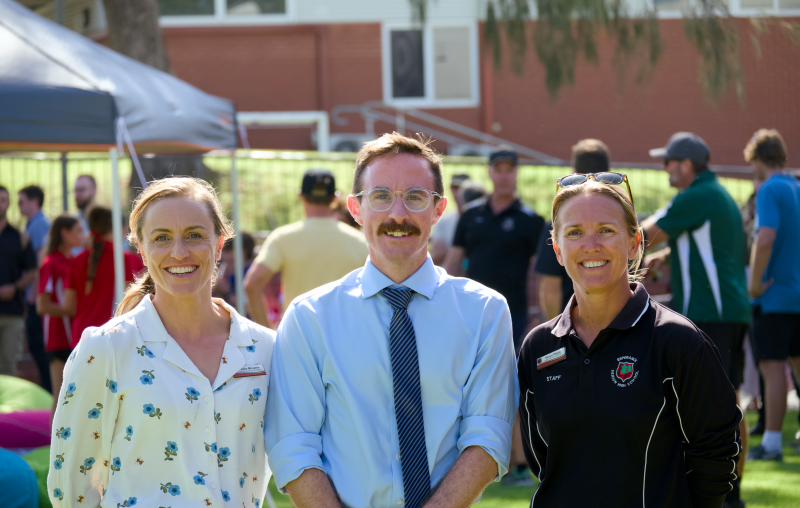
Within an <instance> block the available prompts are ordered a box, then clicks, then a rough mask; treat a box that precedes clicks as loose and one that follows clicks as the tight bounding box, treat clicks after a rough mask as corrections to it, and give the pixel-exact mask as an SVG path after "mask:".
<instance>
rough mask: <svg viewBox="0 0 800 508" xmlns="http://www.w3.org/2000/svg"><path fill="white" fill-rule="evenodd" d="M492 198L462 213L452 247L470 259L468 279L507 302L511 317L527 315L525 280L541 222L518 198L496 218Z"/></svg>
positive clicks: (477, 203) (539, 233)
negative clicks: (461, 251) (457, 248)
mask: <svg viewBox="0 0 800 508" xmlns="http://www.w3.org/2000/svg"><path fill="white" fill-rule="evenodd" d="M490 201H491V196H487V197H485V198H482V199H480V200H476V201H474V205H473V206H471V207H470V208H468V209H467V210H465V211H464V213H463V214H461V218H460V219H459V221H458V225H457V226H456V235H455V238H454V239H453V245H454V246H457V247H462V248H463V249H464V252H465V255H466V257H467V259H468V260H469V262H468V264H467V277H469V278H470V279H472V280H474V281H477V282H480V283H481V284H483V285H484V286H487V287H490V288H492V289H494V290H495V291H497V292H498V293H500V294H501V295H503V296H504V297H505V298H506V300H507V301H508V307H509V310H510V311H511V315H512V316H515V317H516V316H525V315H527V313H528V296H527V285H526V282H527V278H528V267H529V266H530V261H531V258H532V257H533V255H534V254H536V246H537V245H538V243H539V236H540V235H541V234H542V229H543V228H544V219H543V218H542V217H541V216H539V215H537V214H536V212H534V211H533V210H531V209H530V208H528V207H527V206H525V205H523V204H522V202H521V201H520V200H519V199H517V200H515V201H514V202H513V203H512V204H511V205H510V206H509V207H508V208H506V209H505V210H503V211H502V212H500V213H499V214H497V215H495V214H494V211H492V207H491V205H490Z"/></svg>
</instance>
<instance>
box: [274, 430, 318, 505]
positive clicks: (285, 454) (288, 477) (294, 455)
mask: <svg viewBox="0 0 800 508" xmlns="http://www.w3.org/2000/svg"><path fill="white" fill-rule="evenodd" d="M321 454H322V436H320V435H319V434H309V433H302V434H294V435H291V436H288V437H286V438H284V439H282V440H280V441H278V442H277V443H276V444H275V446H273V447H272V449H271V450H270V451H269V453H268V454H267V459H268V461H269V468H270V470H272V475H273V476H274V477H275V485H276V486H277V487H278V490H280V491H281V492H282V493H284V494H285V493H286V492H285V490H284V487H285V486H286V484H287V483H289V482H292V481H294V480H296V479H297V478H299V477H300V475H301V474H302V473H303V471H305V470H306V469H310V468H316V469H319V470H321V471H322V472H325V468H324V467H322V457H321Z"/></svg>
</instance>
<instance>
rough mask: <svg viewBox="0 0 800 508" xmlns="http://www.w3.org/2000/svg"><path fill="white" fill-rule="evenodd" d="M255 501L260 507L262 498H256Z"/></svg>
mask: <svg viewBox="0 0 800 508" xmlns="http://www.w3.org/2000/svg"><path fill="white" fill-rule="evenodd" d="M253 502H254V503H255V504H256V508H258V505H260V504H261V500H260V499H254V500H253Z"/></svg>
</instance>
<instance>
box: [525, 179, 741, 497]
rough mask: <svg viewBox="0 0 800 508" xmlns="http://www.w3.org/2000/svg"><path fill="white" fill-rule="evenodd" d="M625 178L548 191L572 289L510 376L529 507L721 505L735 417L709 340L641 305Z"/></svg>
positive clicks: (643, 295) (656, 307) (732, 458)
mask: <svg viewBox="0 0 800 508" xmlns="http://www.w3.org/2000/svg"><path fill="white" fill-rule="evenodd" d="M623 183H624V184H625V185H626V186H627V177H626V176H625V175H621V174H618V173H608V172H606V173H595V174H588V175H584V174H576V175H569V176H566V177H563V178H561V179H559V180H558V185H557V190H558V192H557V194H556V197H555V200H554V201H553V214H552V217H553V232H552V236H553V249H554V250H555V252H556V256H557V258H558V261H559V263H560V264H562V265H563V266H564V267H565V268H566V271H567V273H568V274H569V276H570V278H571V279H572V280H573V282H574V286H575V294H574V295H573V297H572V298H571V299H570V300H569V303H568V304H567V306H566V308H565V309H564V312H563V314H561V315H560V316H558V317H556V318H554V319H552V320H550V321H548V322H547V323H544V324H542V325H540V326H538V327H536V328H535V329H534V330H533V331H532V332H531V333H530V334H529V335H528V337H527V338H526V339H525V342H524V344H523V346H522V349H521V351H520V358H519V364H518V373H519V382H520V405H519V413H520V422H521V424H522V425H521V432H522V439H523V442H524V448H525V454H526V458H527V461H528V464H529V465H530V467H531V470H532V471H533V472H534V473H535V474H536V475H537V476H538V477H539V486H538V488H537V490H536V492H535V493H534V496H533V500H532V503H531V505H532V506H537V507H538V506H551V507H556V506H558V507H561V506H601V505H602V506H606V505H609V506H610V505H611V504H613V505H614V506H616V507H620V508H626V507H631V508H633V507H637V508H641V507H642V506H644V507H645V508H655V507H660V508H667V507H670V508H673V507H674V508H678V507H686V506H694V507H715V508H719V507H721V506H722V503H723V500H724V498H725V494H726V493H727V492H729V491H730V490H731V482H732V481H733V480H734V479H735V478H736V473H735V471H736V461H737V460H738V456H739V452H740V441H739V437H738V424H739V421H740V420H741V418H742V416H743V415H742V412H741V410H740V409H739V408H738V407H737V406H736V395H735V392H734V390H733V386H731V384H730V382H729V381H728V379H727V377H726V375H725V371H724V370H723V367H722V363H721V360H720V357H719V353H718V351H717V350H716V348H715V347H714V345H713V344H712V343H711V341H710V340H709V339H708V338H707V337H706V336H705V335H703V333H702V332H701V331H700V330H699V329H698V328H697V327H696V326H695V325H694V324H693V323H692V322H691V321H689V320H688V319H687V318H685V317H683V316H681V315H679V314H677V313H676V312H673V311H671V310H669V309H668V308H666V307H664V306H662V305H660V304H658V303H656V302H655V301H653V300H652V299H650V297H649V295H648V294H647V292H646V291H645V289H644V287H643V286H642V285H641V284H640V283H639V282H638V280H639V278H640V276H639V274H638V273H637V270H636V267H637V266H638V265H639V262H640V260H641V257H642V254H643V246H642V229H641V227H640V226H639V223H638V220H637V218H636V211H635V209H634V206H633V198H632V195H631V193H630V187H627V192H626V191H625V190H624V188H625V187H622V186H621V184H623Z"/></svg>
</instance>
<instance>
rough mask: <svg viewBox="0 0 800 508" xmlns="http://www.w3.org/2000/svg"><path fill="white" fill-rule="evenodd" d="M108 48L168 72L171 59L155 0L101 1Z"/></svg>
mask: <svg viewBox="0 0 800 508" xmlns="http://www.w3.org/2000/svg"><path fill="white" fill-rule="evenodd" d="M103 5H104V6H105V9H106V21H107V23H108V41H109V44H110V45H111V49H113V50H114V51H116V52H118V53H122V54H123V55H125V56H129V57H131V58H133V59H134V60H138V61H140V62H142V63H144V64H147V65H149V66H151V67H155V68H156V69H159V70H162V71H165V72H169V70H170V61H169V55H167V51H166V48H165V46H164V39H163V37H162V36H161V27H160V26H159V25H158V16H159V10H158V2H157V0H136V1H135V2H134V1H131V0H103Z"/></svg>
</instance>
